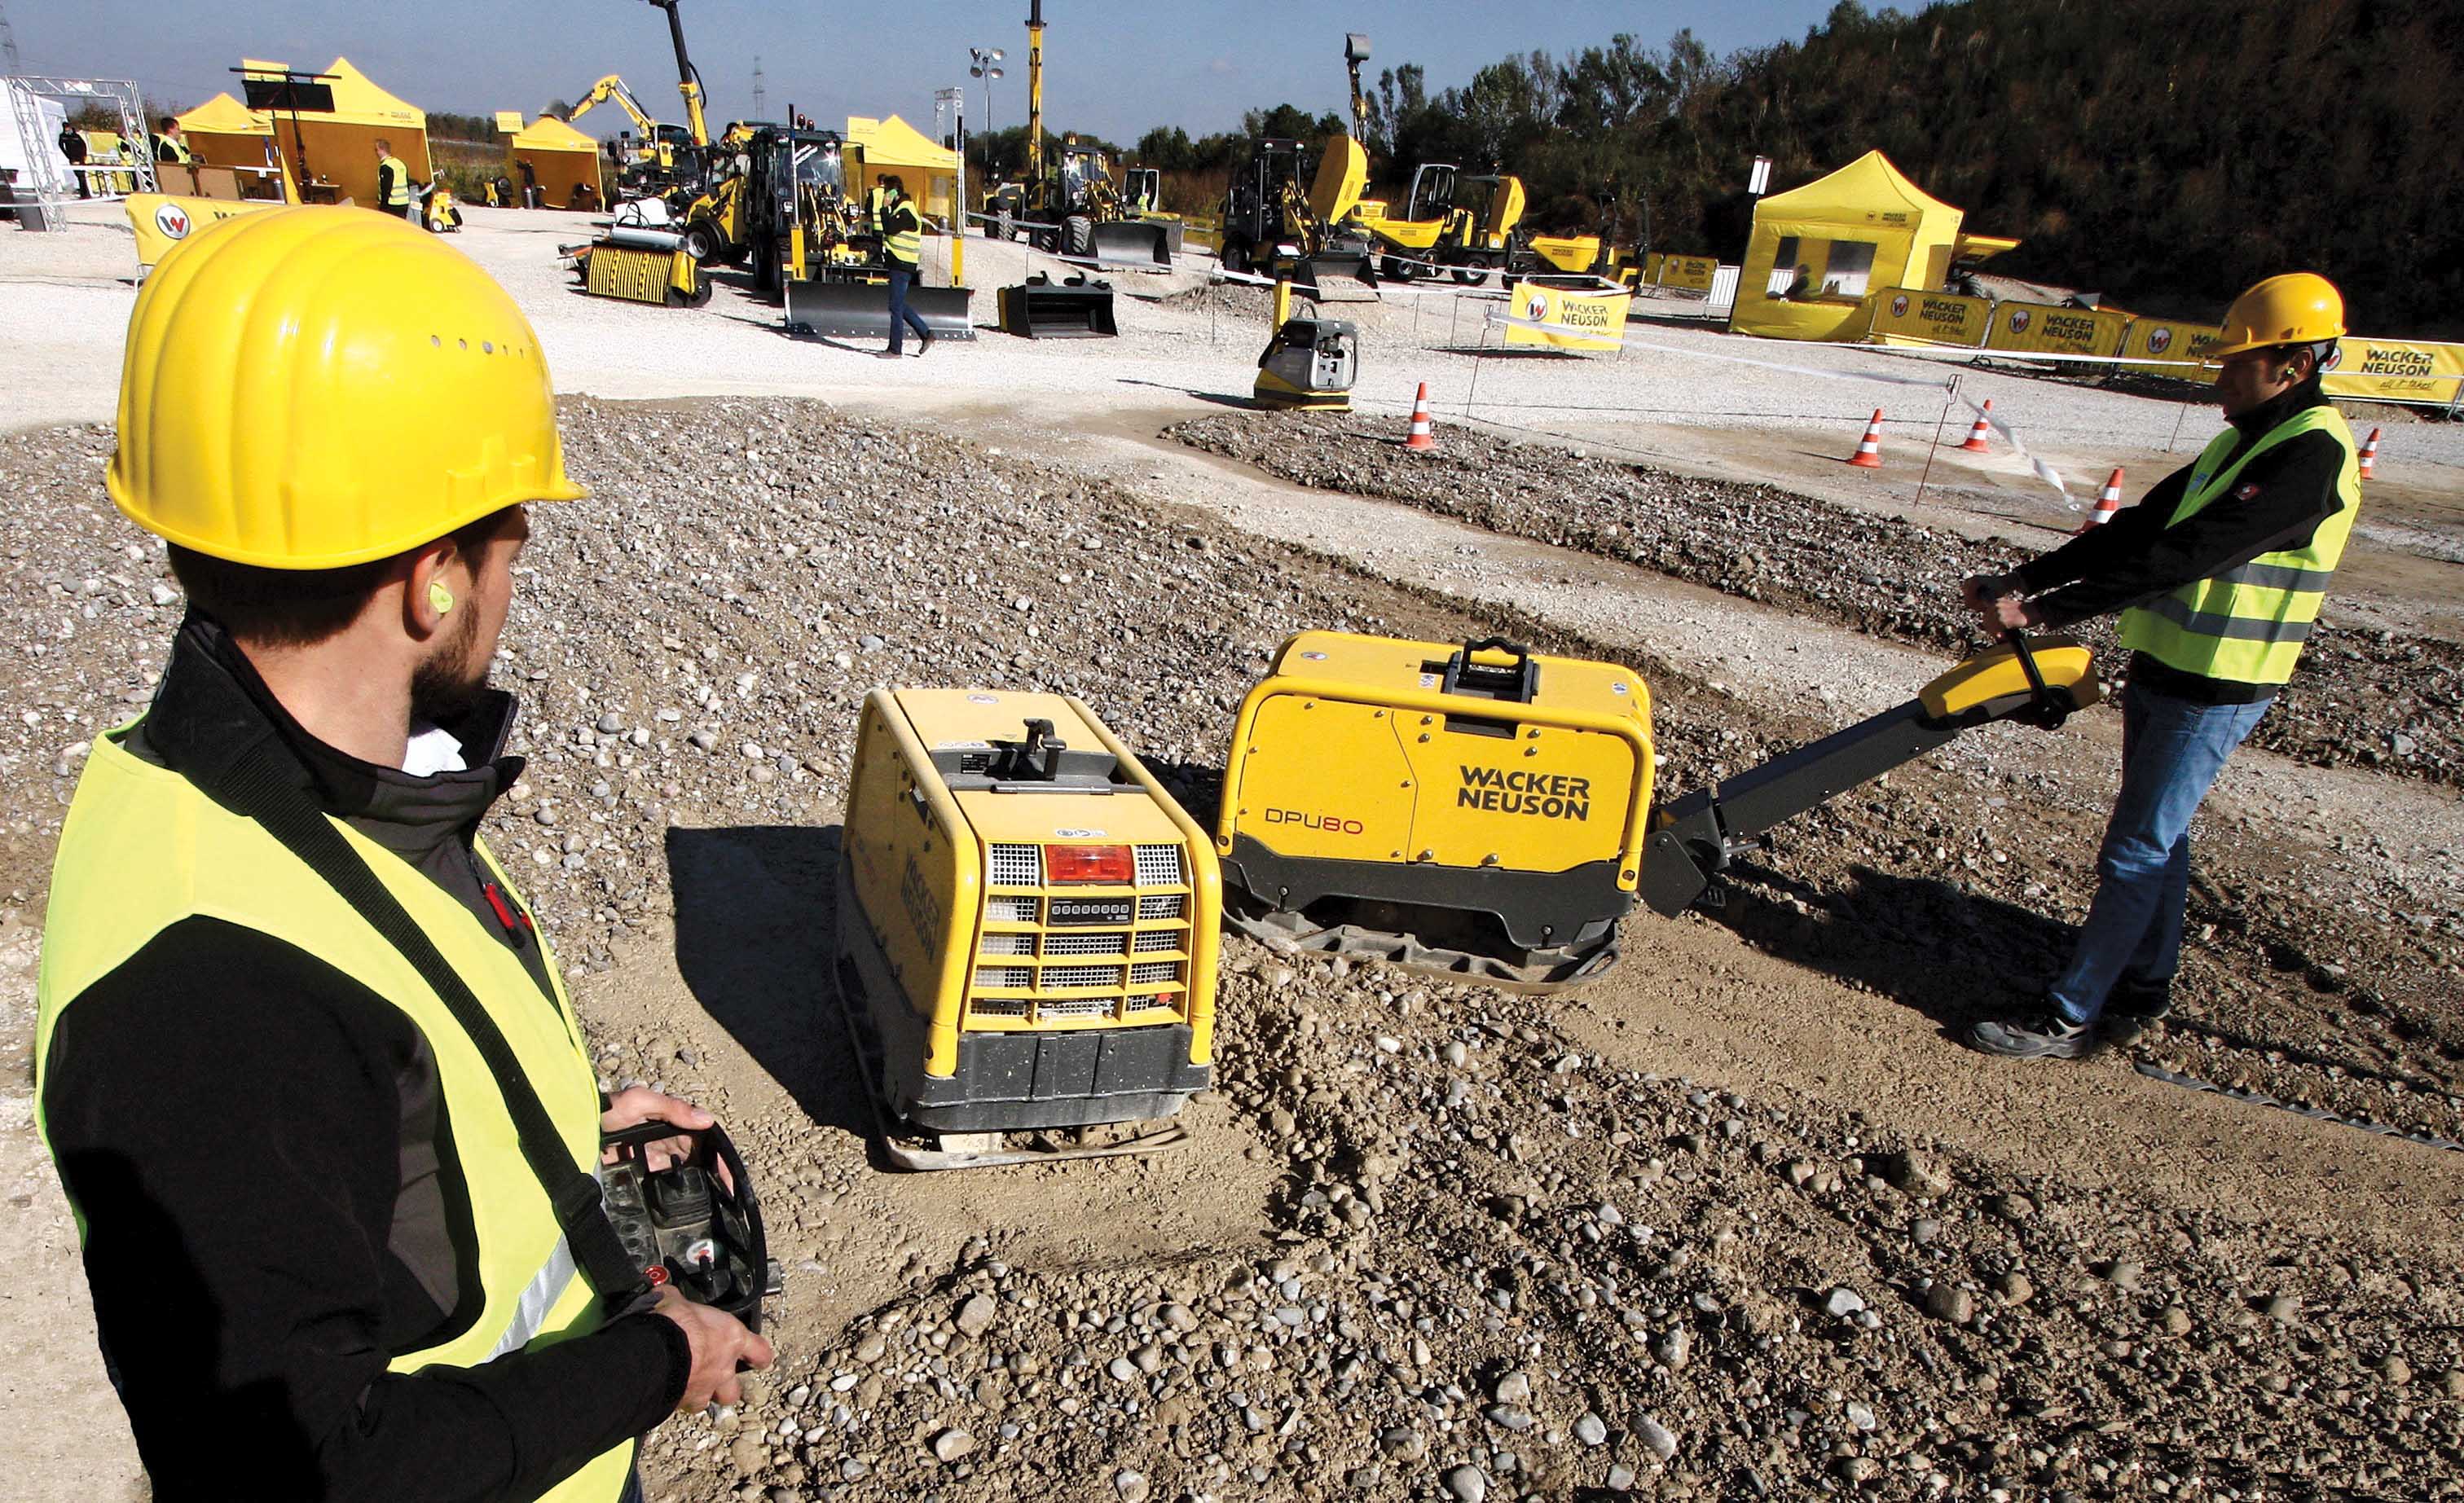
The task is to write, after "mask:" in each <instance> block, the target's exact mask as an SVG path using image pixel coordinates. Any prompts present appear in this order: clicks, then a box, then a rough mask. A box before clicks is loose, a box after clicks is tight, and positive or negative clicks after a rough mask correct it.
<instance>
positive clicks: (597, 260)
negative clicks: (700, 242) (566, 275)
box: [563, 225, 710, 308]
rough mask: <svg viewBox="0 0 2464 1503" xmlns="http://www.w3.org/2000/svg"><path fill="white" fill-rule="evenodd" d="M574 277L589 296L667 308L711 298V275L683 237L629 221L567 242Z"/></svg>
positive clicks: (691, 306) (698, 304)
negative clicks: (594, 237) (578, 242)
mask: <svg viewBox="0 0 2464 1503" xmlns="http://www.w3.org/2000/svg"><path fill="white" fill-rule="evenodd" d="M563 253H564V254H565V255H567V256H569V257H571V258H572V260H573V272H574V275H575V276H576V277H577V278H579V279H580V280H581V283H582V287H583V291H584V292H586V293H588V294H591V295H592V296H593V297H621V298H623V299H624V300H626V301H627V302H634V303H654V304H657V305H660V306H662V307H668V308H699V307H700V306H701V305H702V304H704V303H707V302H709V301H710V278H709V277H708V276H706V275H704V274H703V272H702V269H701V263H700V262H698V261H696V260H694V259H693V253H692V252H691V251H690V250H686V249H685V241H684V237H683V236H682V235H678V234H675V233H672V232H671V231H669V230H665V229H644V228H641V227H639V226H634V225H610V226H609V227H607V229H605V230H603V231H601V233H600V236H599V238H598V239H597V240H594V241H592V242H591V243H590V244H588V245H584V246H567V247H565V248H564V249H563Z"/></svg>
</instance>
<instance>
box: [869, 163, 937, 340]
mask: <svg viewBox="0 0 2464 1503" xmlns="http://www.w3.org/2000/svg"><path fill="white" fill-rule="evenodd" d="M881 186H882V187H883V188H885V189H887V190H888V192H887V195H886V197H885V198H884V200H883V202H884V203H885V204H886V205H887V207H885V208H884V209H883V210H882V221H881V255H882V259H883V260H885V261H887V262H888V263H889V264H890V348H889V349H886V350H884V351H882V352H881V358H882V359H885V360H894V359H898V357H899V356H900V355H902V354H904V353H905V349H906V334H907V331H908V329H910V328H913V330H914V331H915V335H916V338H919V339H921V340H923V343H922V344H921V345H920V346H918V348H917V349H916V352H915V353H916V354H918V355H921V354H924V353H925V352H926V351H929V350H931V349H932V348H933V331H932V329H931V328H929V327H928V326H926V324H925V322H924V320H923V319H922V318H919V317H917V316H916V315H915V310H914V309H913V308H910V307H908V306H907V289H908V288H909V287H910V286H911V285H912V284H913V282H914V280H915V277H916V274H917V272H919V271H920V270H921V267H920V265H919V263H920V262H921V261H922V260H923V258H924V219H923V216H922V215H920V214H918V213H916V212H915V201H914V200H913V199H912V198H909V197H908V196H907V185H906V184H905V183H903V182H901V181H899V180H898V179H897V178H895V177H885V178H883V179H882V180H881Z"/></svg>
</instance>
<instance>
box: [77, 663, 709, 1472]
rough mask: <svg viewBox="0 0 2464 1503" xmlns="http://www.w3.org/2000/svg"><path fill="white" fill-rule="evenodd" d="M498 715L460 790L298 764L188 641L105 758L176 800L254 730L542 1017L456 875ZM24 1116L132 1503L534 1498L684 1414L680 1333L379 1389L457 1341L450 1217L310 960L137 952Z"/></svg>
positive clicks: (438, 1139)
mask: <svg viewBox="0 0 2464 1503" xmlns="http://www.w3.org/2000/svg"><path fill="white" fill-rule="evenodd" d="M513 708H514V707H513V701H512V699H511V698H510V697H509V696H506V695H502V694H492V695H490V696H489V697H488V698H487V699H486V700H485V701H484V702H483V703H482V704H481V705H480V706H479V708H477V709H476V710H475V711H474V712H473V715H472V717H471V720H470V723H469V724H467V725H465V726H457V727H451V728H448V729H450V730H454V731H455V732H456V733H457V734H458V735H459V736H460V737H461V738H462V741H463V747H464V752H465V755H466V758H467V759H468V760H469V762H470V763H471V771H469V772H464V773H440V774H437V775H436V776H433V777H412V776H409V775H407V774H406V773H401V772H398V771H395V770H393V769H388V768H381V767H375V766H371V765H370V764H368V763H365V762H361V761H359V760H357V759H355V758H353V757H349V756H346V755H344V754H343V753H341V752H337V751H335V750H334V749H333V748H331V747H328V746H325V745H323V744H322V743H320V742H319V741H317V740H315V739H314V738H313V737H311V736H309V735H308V733H307V732H306V731H305V730H301V729H300V728H299V726H298V725H297V723H296V722H294V721H293V720H292V719H291V717H290V716H289V715H288V714H287V713H285V712H284V710H283V709H282V708H281V706H280V704H279V703H278V702H276V701H275V698H274V697H273V695H272V693H271V692H270V691H268V690H267V689H266V687H265V686H264V684H263V683H262V682H261V681H260V680H259V679H258V678H257V676H256V674H255V672H254V671H253V669H252V668H251V667H250V665H249V664H248V661H247V659H246V658H245V657H243V656H242V655H241V654H240V653H239V652H238V651H237V650H236V649H235V648H233V647H232V646H231V643H230V642H229V640H228V639H227V638H225V637H224V636H223V634H222V632H221V631H220V630H219V629H218V628H217V627H215V626H214V625H213V624H212V622H210V621H206V620H204V619H202V618H199V617H194V616H192V617H191V618H190V619H189V620H188V621H187V623H185V624H184V625H183V626H182V628H181V630H180V634H179V636H178V638H177V640H176V641H175V643H173V647H172V652H171V661H170V664H169V666H168V667H167V669H166V670H165V675H164V680H163V683H162V686H160V688H159V689H158V690H157V691H156V695H155V701H154V706H153V708H152V709H151V710H150V711H149V712H148V714H147V716H146V718H145V720H144V721H143V723H142V724H141V726H140V728H139V730H137V732H135V733H133V734H132V735H131V736H130V737H129V739H128V741H127V743H126V746H127V749H128V750H129V751H130V752H133V753H134V754H136V755H138V756H141V757H143V758H144V759H146V760H148V761H151V762H154V763H156V764H157V765H160V766H164V767H167V768H169V769H171V770H172V771H175V772H184V773H188V774H189V775H191V776H204V775H206V774H204V773H202V772H201V771H199V770H201V769H204V768H207V767H212V766H216V765H219V759H218V758H217V757H216V756H215V752H216V751H217V750H218V749H220V748H225V747H228V746H230V745H231V741H232V739H233V738H238V737H247V736H253V735H255V734H258V733H259V732H261V730H263V728H264V727H265V726H266V725H268V724H269V723H270V724H271V725H272V726H274V727H275V729H276V730H278V731H279V732H280V735H281V739H282V741H283V742H284V744H285V745H286V746H287V747H288V748H289V750H290V751H291V752H293V753H294V754H296V755H297V757H298V759H299V764H300V774H299V775H300V778H301V781H302V784H303V786H306V787H308V788H311V789H312V790H313V791H314V793H315V794H316V796H317V797H318V798H319V801H320V802H321V803H322V804H323V805H324V807H325V808H326V809H327V810H328V811H329V812H331V813H333V814H335V815H338V816H341V817H345V818H347V819H348V820H349V821H350V822H351V823H352V824H354V825H355V826H356V827H357V828H359V829H361V830H362V831H363V832H365V833H367V834H368V835H370V836H371V837H372V838H374V839H376V840H378V842H379V843H381V844H383V845H385V847H386V848H388V849H390V850H392V851H393V852H395V854H397V855H400V856H402V857H403V858H404V859H405V860H408V861H410V862H411V863H412V864H413V865H414V866H416V867H417V868H418V869H419V870H420V871H422V872H423V873H425V874H427V875H428V876H429V877H430V878H431V879H433V880H435V881H436V882H438V883H439V885H441V886H443V887H445V888H446V890H448V891H449V892H451V893H453V894H454V895H455V897H457V898H458V899H460V900H461V902H462V903H463V904H464V905H465V906H466V907H469V908H471V909H472V910H473V913H474V915H476V916H477V917H479V918H480V920H481V922H482V923H483V924H484V925H486V926H488V927H489V929H490V931H491V932H493V933H495V934H496V935H497V936H498V937H499V938H501V939H502V940H504V942H505V943H507V944H509V945H513V946H515V947H516V948H518V949H520V950H521V951H522V952H523V953H524V956H525V959H527V960H529V961H530V963H531V969H532V973H533V975H534V977H535V978H537V979H538V980H539V983H540V986H541V997H540V1005H542V1006H546V1005H549V1003H548V1000H547V991H546V985H547V983H546V972H545V970H544V969H542V966H541V962H540V960H539V942H538V939H537V937H536V936H535V935H532V934H530V933H528V932H527V931H526V930H525V929H524V928H523V927H522V926H520V925H519V924H518V923H517V924H515V925H511V926H508V925H505V924H503V923H502V922H500V921H499V919H498V918H497V917H496V915H495V909H494V905H493V904H491V903H490V902H489V900H488V894H487V892H486V887H485V883H486V878H485V877H484V875H483V874H482V870H481V868H480V867H479V866H478V865H477V864H476V863H475V860H474V858H473V853H472V848H471V841H472V838H473V832H474V831H475V830H476V828H477V825H478V821H479V818H480V817H481V816H483V815H484V814H485V813H486V812H487V810H488V808H489V806H490V805H491V804H493V803H494V802H495V798H496V797H497V795H500V794H501V793H502V792H503V791H504V790H505V789H506V788H507V787H509V786H511V784H512V782H513V780H514V778H515V777H516V776H517V775H518V774H519V773H520V771H521V761H520V759H519V758H509V757H504V756H502V755H501V754H500V753H501V751H502V746H503V742H504V737H505V733H506V731H507V730H508V729H509V728H510V726H511V723H512V716H513ZM200 786H201V788H202V789H203V791H204V792H205V793H206V794H207V795H208V796H209V797H210V796H213V794H214V789H213V788H212V787H211V786H209V785H206V784H201V785H200ZM43 1107H44V1112H45V1115H46V1121H47V1123H48V1125H49V1128H50V1131H51V1137H52V1144H53V1148H54V1151H55V1154H56V1156H57V1158H58V1160H59V1164H60V1169H61V1174H62V1177H63V1179H64V1180H65V1182H66V1184H67V1187H68V1189H69V1192H70V1194H71V1195H72V1196H73V1197H74V1198H75V1199H76V1201H77V1206H78V1208H79V1209H81V1210H82V1211H83V1212H84V1213H85V1217H86V1247H85V1264H86V1276H87V1279H88V1282H89V1283H90V1284H91V1285H92V1288H93V1292H94V1306H95V1318H96V1321H97V1323H98V1325H99V1327H100V1334H101V1340H102V1347H103V1354H104V1360H105V1361H106V1362H107V1363H108V1364H109V1366H110V1368H111V1370H112V1375H113V1381H114V1383H115V1384H116V1385H117V1386H118V1387H119V1389H120V1394H121V1402H122V1404H123V1405H125V1406H126V1407H127V1410H128V1417H129V1424H130V1427H131V1428H132V1429H133V1430H134V1431H135V1433H136V1438H137V1446H138V1450H139V1453H140V1454H141V1455H142V1456H143V1459H144V1462H145V1467H146V1470H147V1471H148V1472H149V1473H150V1474H151V1476H152V1478H153V1483H154V1495H155V1496H156V1497H157V1498H158V1499H165V1500H172V1499H185V1498H207V1497H212V1498H225V1497H234V1496H248V1497H260V1498H317V1499H337V1500H340V1499H358V1498H414V1497H415V1498H421V1499H471V1500H478V1499H514V1498H527V1497H532V1496H535V1495H536V1494H538V1493H539V1492H541V1491H543V1490H545V1489H546V1488H548V1487H550V1486H552V1485H554V1484H555V1483H556V1482H557V1481H558V1480H559V1479H561V1478H562V1477H563V1476H565V1475H567V1474H568V1473H570V1472H571V1471H572V1470H573V1469H574V1468H576V1467H578V1466H580V1465H581V1464H582V1463H583V1462H584V1461H586V1460H588V1459H589V1458H590V1457H591V1456H594V1455H596V1454H598V1453H599V1452H601V1451H603V1450H605V1449H608V1448H609V1447H611V1446H614V1445H617V1444H619V1443H620V1442H622V1441H623V1440H625V1439H626V1438H627V1436H631V1435H637V1434H640V1433H642V1432H643V1431H645V1430H648V1429H649V1427H652V1426H654V1425H656V1424H657V1423H658V1422H659V1421H660V1420H661V1419H662V1418H664V1417H665V1416H666V1415H667V1414H669V1413H670V1412H671V1410H672V1409H673V1408H674V1406H675V1404H676V1401H677V1399H678V1398H679V1397H680V1396H681V1395H682V1393H683V1391H684V1384H685V1379H686V1377H687V1375H688V1373H689V1371H690V1368H691V1352H690V1348H689V1346H688V1343H687V1342H686V1340H685V1337H684V1333H683V1332H682V1331H681V1330H679V1329H678V1328H677V1327H676V1325H675V1324H674V1322H672V1321H670V1320H668V1319H666V1318H661V1317H658V1316H652V1315H633V1316H627V1317H625V1318H620V1319H617V1320H614V1321H612V1322H610V1323H609V1324H608V1325H606V1326H605V1327H604V1328H603V1329H601V1330H599V1331H596V1332H594V1333H592V1334H590V1335H588V1336H585V1337H581V1338H577V1339H575V1340H570V1341H567V1342H564V1343H562V1344H560V1345H557V1346H553V1347H550V1348H547V1349H545V1350H542V1351H539V1352H514V1353H510V1354H508V1355H506V1356H504V1357H500V1358H498V1359H496V1360H495V1361H491V1362H487V1363H485V1364H483V1365H480V1366H477V1367H470V1368H451V1367H430V1368H429V1369H426V1370H424V1371H422V1372H418V1373H414V1374H409V1375H407V1376H397V1375H395V1374H391V1373H388V1372H387V1371H386V1370H385V1362H386V1360H387V1359H388V1357H389V1356H391V1355H392V1354H393V1353H397V1352H403V1351H410V1350H415V1349H417V1348H419V1347H422V1346H426V1345H429V1344H431V1343H432V1342H433V1341H434V1340H439V1339H441V1338H443V1337H445V1336H448V1335H451V1333H453V1332H455V1331H458V1330H460V1329H462V1328H463V1326H464V1325H466V1324H467V1322H468V1321H469V1320H470V1319H472V1318H473V1317H474V1316H475V1315H476V1312H477V1301H478V1292H477V1290H476V1289H475V1288H473V1287H470V1285H469V1282H468V1281H467V1279H466V1278H465V1277H464V1276H463V1270H465V1269H467V1267H468V1266H469V1261H470V1260H469V1259H468V1258H467V1257H465V1256H461V1255H459V1253H460V1252H461V1250H467V1249H468V1248H469V1247H470V1245H471V1241H472V1230H471V1220H470V1213H469V1203H468V1200H467V1197H466V1196H465V1195H464V1194H463V1192H462V1187H461V1171H460V1166H459V1165H457V1164H456V1163H455V1162H454V1158H453V1154H452V1148H451V1136H450V1134H449V1133H447V1132H446V1131H445V1124H444V1122H443V1121H442V1116H443V1112H444V1098H443V1094H442V1092H441V1090H440V1087H439V1084H438V1080H437V1077H436V1068H435V1061H434V1058H433V1056H432V1055H431V1054H430V1052H429V1046H428V1042H427V1040H426V1038H425V1037H424V1036H423V1035H421V1034H420V1032H419V1031H418V1030H417V1029H416V1028H415V1027H413V1026H412V1025H411V1023H410V1021H409V1019H408V1018H407V1016H405V1014H404V1013H402V1012H401V1011H400V1010H399V1009H397V1008H395V1007H394V1006H393V1005H392V1004H390V1003H388V1002H386V1001H385V999H384V998H382V997H380V996H379V995H377V994H376V993H375V992H373V991H370V990H368V988H366V987H365V986H363V985H362V984H361V983H360V982H359V981H358V980H356V979H355V978H353V977H351V976H349V975H345V974H343V973H342V972H341V971H339V970H337V969H334V968H333V967H331V966H329V965H327V964H326V963H325V962H324V961H323V960H321V959H319V957H318V956H316V955H313V954H309V953H307V952H305V951H303V950H300V949H297V948H292V947H291V946H289V945H286V944H284V943H282V942H280V941H278V940H275V939H273V938H271V937H270V936H268V935H266V934H264V933H262V932H260V931H257V930H253V929H248V928H242V927H239V926H233V925H231V924H227V923H223V922H221V921H218V920H214V919H209V918H190V919H187V920H186V921H183V922H182V923H179V924H176V925H174V926H171V927H169V928H167V929H165V930H164V931H163V932H162V933H160V934H157V935H156V936H154V938H153V939H152V940H151V941H150V942H148V943H147V944H146V945H145V947H144V948H142V949H140V950H139V951H138V952H137V953H136V955H134V956H133V957H131V958H130V959H129V960H128V961H127V962H126V963H125V964H123V965H121V967H120V968H119V969H117V970H114V971H113V972H112V973H111V974H110V975H108V976H106V977H104V978H103V979H102V980H100V981H98V982H97V983H95V984H94V985H93V986H92V987H91V988H89V989H88V990H87V991H85V992H84V993H83V994H82V995H81V996H80V997H79V998H78V999H77V1002H76V1004H75V1005H74V1006H72V1007H70V1008H68V1009H67V1010H66V1012H64V1013H62V1014H61V1016H60V1020H59V1022H58V1024H57V1025H56V1026H55V1029H54V1031H53V1035H52V1039H51V1047H50V1053H49V1055H48V1056H47V1058H46V1061H45V1073H44V1082H43Z"/></svg>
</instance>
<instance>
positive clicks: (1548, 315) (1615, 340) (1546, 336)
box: [1506, 282, 1634, 350]
mask: <svg viewBox="0 0 2464 1503" xmlns="http://www.w3.org/2000/svg"><path fill="white" fill-rule="evenodd" d="M1633 301H1634V294H1632V293H1603V292H1593V291H1589V290H1585V289H1577V288H1567V287H1543V286H1541V285H1539V284H1537V283H1533V282H1511V283H1508V284H1507V289H1506V308H1507V316H1506V342H1507V343H1508V344H1536V345H1542V346H1545V347H1547V348H1551V349H1558V350H1615V349H1619V348H1622V347H1623V346H1624V344H1625V314H1626V308H1627V306H1628V305H1629V304H1631V303H1632V302H1633Z"/></svg>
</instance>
